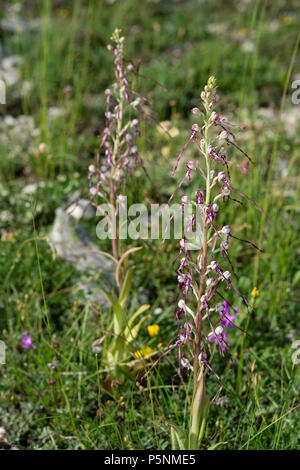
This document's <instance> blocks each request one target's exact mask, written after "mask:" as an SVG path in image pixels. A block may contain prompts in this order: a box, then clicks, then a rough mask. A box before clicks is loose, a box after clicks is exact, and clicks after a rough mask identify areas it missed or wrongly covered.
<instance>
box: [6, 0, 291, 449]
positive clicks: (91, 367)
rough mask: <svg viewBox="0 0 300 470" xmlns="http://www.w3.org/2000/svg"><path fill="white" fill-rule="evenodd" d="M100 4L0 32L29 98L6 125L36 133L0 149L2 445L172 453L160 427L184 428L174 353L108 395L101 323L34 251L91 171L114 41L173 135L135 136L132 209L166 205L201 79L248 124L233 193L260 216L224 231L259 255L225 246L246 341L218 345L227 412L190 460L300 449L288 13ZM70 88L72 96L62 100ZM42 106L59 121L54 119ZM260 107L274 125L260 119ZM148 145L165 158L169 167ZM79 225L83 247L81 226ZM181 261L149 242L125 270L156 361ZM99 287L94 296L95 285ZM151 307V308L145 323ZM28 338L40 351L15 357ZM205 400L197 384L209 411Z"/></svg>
mask: <svg viewBox="0 0 300 470" xmlns="http://www.w3.org/2000/svg"><path fill="white" fill-rule="evenodd" d="M3 3H4V4H5V3H7V4H8V3H10V4H13V2H3ZM109 3H110V2H105V1H93V0H90V1H87V0H86V1H79V0H77V1H74V2H71V1H64V2H54V1H53V2H51V1H45V2H37V1H36V2H34V1H24V2H23V4H24V9H25V8H26V6H27V8H26V16H27V17H29V18H40V19H41V24H40V27H39V28H38V29H36V30H32V31H28V32H25V33H22V34H8V33H3V32H2V31H1V33H0V39H1V41H2V43H3V49H4V51H5V53H6V54H20V55H21V56H22V57H23V60H24V62H23V64H22V69H21V76H22V80H28V81H29V82H30V83H31V87H30V91H29V92H28V94H27V95H23V96H22V97H21V98H20V97H18V93H17V92H18V89H17V88H16V89H15V90H13V89H12V90H9V94H8V96H9V99H8V104H7V107H6V113H7V114H12V115H13V116H15V117H17V116H19V115H21V114H25V115H27V116H32V117H33V119H34V128H37V129H40V134H39V135H38V134H36V133H34V132H33V133H32V131H28V130H25V131H23V132H21V133H20V134H17V133H12V134H11V135H10V134H8V135H7V138H6V139H4V138H1V139H0V195H1V198H0V210H1V213H3V211H9V213H11V214H12V218H11V220H9V221H7V220H6V219H5V218H1V219H0V230H1V239H2V241H1V255H2V256H1V259H2V260H3V261H2V263H1V265H0V275H1V280H2V282H1V285H0V296H1V301H0V339H1V340H4V341H5V343H6V345H7V363H6V364H5V365H2V366H0V372H1V379H0V387H1V390H0V410H1V417H0V425H3V426H4V427H5V429H6V430H7V441H5V442H0V446H3V447H10V446H12V445H17V446H18V447H19V448H22V449H23V448H24V449H56V448H58V449H65V448H66V449H82V448H86V449H94V448H97V449H152V448H156V449H169V448H170V440H169V428H170V423H174V422H175V423H177V424H178V425H181V424H182V422H185V424H186V426H187V424H188V419H189V415H188V410H189V403H188V401H187V400H188V399H187V394H186V388H187V387H188V386H189V385H188V383H187V381H186V382H185V383H181V381H180V380H179V378H178V376H176V370H177V362H176V361H177V360H176V358H175V353H174V354H173V353H170V354H169V355H168V356H167V357H166V358H165V359H164V360H163V361H162V362H161V363H160V364H159V366H158V367H157V368H156V370H154V371H152V372H151V373H150V375H149V381H148V383H147V381H145V382H143V383H142V384H140V385H139V386H138V385H137V384H136V380H135V379H134V378H132V377H131V376H128V377H127V378H126V381H125V383H124V384H122V385H120V386H119V387H118V389H115V388H114V389H109V387H108V386H107V383H106V382H105V377H106V374H105V373H101V369H102V368H103V365H102V363H101V355H95V354H94V353H93V352H92V343H93V341H94V340H95V339H96V338H98V337H100V335H101V331H100V330H101V329H102V328H103V324H104V326H105V325H107V323H106V322H107V319H106V317H105V316H104V315H102V313H101V309H100V308H99V307H98V306H93V305H91V304H90V303H87V302H86V301H85V299H84V296H83V293H82V292H81V291H80V290H79V289H78V288H77V284H78V282H79V280H81V278H80V275H79V274H78V273H77V272H76V271H75V269H74V268H73V267H72V266H71V265H70V264H67V263H65V262H64V261H63V260H61V259H59V258H57V257H55V256H54V255H53V253H52V251H51V249H50V246H49V243H48V241H47V234H48V232H49V229H50V227H51V224H52V223H53V220H54V215H55V209H56V208H57V207H59V206H61V205H63V204H64V203H65V202H66V201H67V200H68V199H69V198H70V197H71V196H72V195H73V194H74V192H75V191H76V190H77V189H81V188H82V187H83V186H84V185H85V184H86V177H87V166H88V164H89V163H91V162H93V159H94V158H95V149H96V148H97V143H98V139H97V136H98V135H99V134H100V132H101V130H102V129H103V124H104V122H103V110H104V94H103V92H104V90H105V88H106V87H107V86H108V85H109V84H110V82H111V80H112V64H111V57H110V54H109V52H108V51H107V50H106V44H107V42H108V40H109V37H110V35H111V33H112V31H113V29H114V28H115V27H116V26H118V27H121V28H122V29H123V30H124V34H125V35H126V39H127V49H126V51H127V52H126V53H127V55H128V59H130V60H131V58H134V62H135V63H136V64H138V63H140V62H141V64H142V67H141V72H142V74H144V75H147V76H149V77H151V78H153V79H154V80H158V81H159V82H160V83H162V84H163V85H164V86H165V87H166V88H167V89H168V92H167V93H164V92H163V91H162V90H161V89H160V88H159V87H158V86H156V85H155V83H154V82H151V81H145V80H142V79H139V82H138V84H137V86H139V87H142V88H143V90H144V91H145V93H149V94H150V96H151V97H152V100H153V113H154V116H155V118H156V119H157V121H158V122H159V121H162V120H170V121H171V122H172V126H173V127H176V128H178V129H179V130H180V134H179V136H178V137H176V138H174V139H172V140H171V139H168V138H167V137H166V136H164V135H161V134H160V133H159V132H158V130H157V128H156V126H155V124H153V125H150V124H149V125H147V126H145V129H144V133H145V132H147V135H150V136H151V139H152V140H153V142H154V147H153V148H151V147H150V146H149V144H148V143H147V142H146V141H144V140H143V138H142V139H141V142H140V146H141V148H143V153H144V155H143V157H144V161H145V163H146V167H147V169H148V170H150V173H151V179H152V182H153V184H152V183H151V182H150V181H149V180H148V179H147V178H146V176H145V175H144V174H142V173H141V175H140V176H139V179H138V181H137V182H133V183H132V184H131V185H130V187H128V188H127V191H128V196H129V199H132V200H138V201H142V200H143V199H144V193H145V192H146V193H147V194H148V196H149V197H151V199H152V200H154V201H155V202H157V201H158V202H166V201H167V200H168V197H169V195H170V194H171V193H172V191H173V190H174V188H175V180H173V179H172V178H171V177H170V170H171V166H172V161H173V159H174V157H176V156H177V154H178V152H179V151H180V149H181V148H182V145H183V143H184V142H185V139H186V137H187V135H188V132H189V129H190V126H191V122H192V121H191V119H190V118H189V109H190V108H191V107H192V106H193V105H195V104H196V101H195V100H197V99H198V97H199V93H200V91H201V89H202V87H203V85H204V84H205V82H206V80H207V78H208V76H209V74H211V73H214V74H216V77H217V81H218V84H219V95H220V106H221V110H222V111H223V110H224V111H225V110H226V113H227V112H228V111H229V113H230V114H231V115H232V117H233V120H236V119H238V120H239V123H241V124H243V123H245V122H246V124H247V125H248V130H247V131H246V132H245V135H246V137H245V142H244V146H245V145H246V150H247V152H248V153H249V154H250V155H251V156H252V157H253V159H254V160H255V166H254V167H253V168H252V169H251V172H250V174H249V175H248V177H247V178H245V177H243V176H242V175H241V172H240V171H239V170H238V169H236V170H234V171H233V180H234V181H235V186H238V187H239V188H241V191H243V192H245V193H247V195H248V196H249V197H250V198H251V199H254V200H255V201H256V202H257V203H258V204H259V205H261V206H262V207H263V208H264V213H263V214H260V213H259V212H258V211H257V210H256V209H255V208H254V207H253V206H252V205H251V204H244V205H243V206H241V207H240V206H234V205H232V206H231V208H230V207H229V208H228V209H227V210H226V212H224V213H223V214H222V217H221V220H220V223H222V222H225V221H226V223H228V224H229V225H232V226H233V228H234V230H235V233H236V234H237V236H238V237H240V238H247V239H249V240H251V241H253V242H255V243H258V244H259V246H261V247H262V248H263V250H264V253H263V254H261V255H259V256H258V255H257V253H256V251H255V250H254V249H252V248H251V247H250V246H248V245H244V244H242V243H240V242H238V241H235V243H232V253H231V257H232V260H233V262H234V263H235V265H236V266H237V267H238V272H239V280H238V282H237V287H238V289H239V290H241V291H243V293H245V295H248V296H250V293H251V291H252V288H253V286H254V285H256V286H257V288H258V289H259V291H260V295H259V296H258V297H257V298H256V303H255V312H254V313H253V314H252V315H251V317H250V321H249V322H248V317H247V312H246V311H245V310H243V309H241V315H240V316H239V320H238V322H239V323H238V326H239V327H240V328H242V329H244V328H245V326H246V324H247V323H248V326H247V331H248V333H249V336H247V337H243V335H242V334H241V333H240V332H239V331H238V330H234V331H232V332H230V342H231V344H232V357H230V358H228V357H224V358H220V359H219V360H218V361H215V364H214V366H215V369H216V372H217V373H218V374H219V375H220V376H221V377H222V387H223V389H222V393H221V396H226V397H227V398H228V401H227V403H225V404H224V406H220V405H217V404H216V403H214V404H212V406H211V409H210V414H209V417H208V422H207V427H206V431H205V436H204V439H203V442H202V447H203V448H207V447H211V446H214V445H218V449H299V438H298V434H299V425H298V421H299V420H298V411H299V410H297V406H298V400H297V393H298V392H299V376H297V366H295V365H293V364H292V360H291V357H292V354H293V349H292V342H293V341H295V340H297V339H299V329H298V331H297V328H298V322H297V315H298V305H297V304H298V303H299V293H298V292H299V291H297V288H299V280H300V276H299V272H300V271H299V242H298V238H299V236H298V234H299V229H300V220H299V189H300V184H299V182H300V179H299V154H298V152H297V149H298V146H299V121H298V122H295V123H294V124H291V125H290V129H289V128H288V127H287V125H286V119H287V116H288V115H289V113H290V112H291V111H292V110H294V106H293V105H292V103H291V91H292V89H291V81H292V80H293V79H294V77H295V75H296V70H297V65H299V53H298V42H297V41H298V24H299V12H297V10H296V6H295V5H294V4H293V3H291V2H287V1H278V2H271V1H263V0H261V1H259V0H257V1H255V2H249V4H247V5H246V6H245V9H244V10H242V9H241V8H242V5H243V2H221V1H218V0H214V1H212V2H204V4H202V3H201V5H200V4H199V2H197V1H196V0H190V1H188V2H180V1H179V2H175V1H169V2H150V1H149V2H143V4H141V2H139V1H138V0H128V1H123V2H118V1H116V2H115V3H113V4H111V5H110V4H109ZM2 14H3V15H4V10H3V13H2ZM216 25H219V26H216ZM220 25H221V26H220ZM246 40H247V41H248V47H250V48H251V50H250V52H246V51H245V47H246V46H247V43H246V46H245V41H246ZM249 42H250V46H249ZM66 86H71V87H72V93H71V96H69V95H68V94H66V93H65V92H64V89H65V87H66ZM14 91H15V92H16V93H14ZM53 107H58V108H61V109H63V114H62V115H61V116H58V117H56V118H55V119H53V120H51V119H49V108H53ZM269 107H271V108H272V109H273V110H274V120H273V121H271V120H270V118H267V119H261V117H260V115H259V112H260V109H261V108H269ZM1 112H2V111H1ZM1 125H2V123H1ZM297 126H298V127H297ZM289 130H290V131H291V132H288V131H289ZM2 134H3V135H4V133H2ZM242 138H243V137H242ZM41 142H45V143H46V144H47V150H46V153H45V154H41V153H40V152H38V148H39V144H40V143H41ZM156 148H159V149H165V152H166V153H165V155H166V157H165V158H162V157H161V155H160V154H159V152H158V151H157V150H156ZM167 152H169V153H167ZM41 181H42V182H44V186H42V187H40V188H39V189H38V190H37V192H36V193H35V194H34V195H33V200H32V201H31V198H30V196H28V195H26V194H23V193H22V188H23V187H24V185H25V184H27V183H29V182H30V183H31V182H41ZM33 220H34V224H33ZM34 227H35V230H34ZM86 227H87V229H88V230H89V231H90V234H91V236H92V237H94V238H96V237H95V226H94V221H92V222H91V223H87V224H86ZM97 243H99V249H108V246H107V245H101V244H100V242H99V241H98V242H97ZM177 253H178V246H177V244H176V242H170V243H168V244H167V245H165V246H161V244H160V242H159V241H149V243H148V249H146V248H144V249H143V250H141V251H140V252H139V253H138V254H137V255H136V257H135V258H134V263H135V265H136V270H135V276H134V291H135V295H134V298H133V299H132V303H133V304H134V303H136V302H137V299H136V297H137V293H138V289H139V288H144V289H146V292H147V295H148V302H149V303H150V304H151V310H150V313H151V320H149V323H158V324H159V325H160V334H159V336H158V337H155V338H152V339H151V340H150V339H149V337H148V335H147V331H146V327H145V326H144V327H143V329H142V332H141V334H140V335H139V337H138V340H137V344H136V348H137V349H140V348H142V347H144V346H145V344H149V345H150V346H151V347H152V348H154V349H155V348H157V347H158V344H159V343H162V345H163V346H164V347H166V346H167V345H168V343H169V341H170V340H171V338H172V337H173V335H174V333H175V321H174V308H173V306H174V305H175V302H176V275H175V273H174V271H173V268H172V263H171V261H172V260H173V259H174V258H175V257H176V255H177ZM149 273H151V275H149ZM98 282H99V286H101V278H100V279H98ZM157 307H160V308H162V314H161V315H159V316H156V315H155V313H154V311H155V309H156V308H157ZM25 329H27V330H28V331H29V332H30V333H31V334H32V337H33V341H34V343H35V344H36V345H37V349H36V350H29V351H27V350H22V348H21V339H20V338H21V334H22V331H23V330H25ZM48 329H51V335H52V341H50V338H49V333H48ZM53 345H55V347H54V346H53ZM54 359H59V361H60V363H61V367H60V369H59V371H58V372H55V371H51V370H50V369H49V368H48V367H47V363H49V362H51V361H53V360H54ZM239 371H240V372H239ZM172 384H173V385H174V389H172ZM219 387H220V384H219V383H218V382H217V380H216V379H215V378H214V377H213V376H211V377H210V379H209V380H208V394H209V395H210V397H213V396H214V395H215V394H216V393H217V391H218V388H219Z"/></svg>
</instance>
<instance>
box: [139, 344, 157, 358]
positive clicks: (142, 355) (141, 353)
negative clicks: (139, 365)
mask: <svg viewBox="0 0 300 470" xmlns="http://www.w3.org/2000/svg"><path fill="white" fill-rule="evenodd" d="M154 352H155V351H154V349H152V348H150V346H146V347H145V348H143V349H140V350H139V351H135V353H134V355H135V357H136V359H143V358H147V357H149V356H151V354H153V353H154Z"/></svg>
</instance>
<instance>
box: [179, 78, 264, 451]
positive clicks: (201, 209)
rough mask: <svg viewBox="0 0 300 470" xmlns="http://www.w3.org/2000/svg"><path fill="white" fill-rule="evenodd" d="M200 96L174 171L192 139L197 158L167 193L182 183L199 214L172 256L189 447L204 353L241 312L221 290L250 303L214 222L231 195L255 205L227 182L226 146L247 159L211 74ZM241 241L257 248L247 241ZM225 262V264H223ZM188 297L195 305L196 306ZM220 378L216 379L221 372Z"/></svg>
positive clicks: (223, 347)
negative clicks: (188, 390) (190, 387)
mask: <svg viewBox="0 0 300 470" xmlns="http://www.w3.org/2000/svg"><path fill="white" fill-rule="evenodd" d="M200 101H201V104H202V106H203V110H202V111H201V110H200V109H199V108H198V107H195V108H193V109H192V110H191V113H192V115H193V116H195V117H199V118H200V117H202V119H203V124H202V126H201V127H200V126H199V124H198V123H194V124H193V125H192V129H191V134H190V137H189V138H188V140H187V142H186V143H185V145H184V147H183V149H182V151H181V153H180V154H179V156H178V158H177V161H176V164H175V167H174V171H173V175H174V174H175V172H176V170H177V168H178V166H179V163H180V161H181V158H182V156H183V154H184V151H185V150H186V148H187V147H188V145H189V144H190V143H191V142H193V143H194V144H195V146H196V149H197V151H198V152H199V154H200V158H199V159H198V160H197V161H188V162H187V163H186V172H185V174H184V176H183V178H182V179H181V180H180V182H179V183H178V185H177V187H176V189H175V191H174V193H173V194H172V196H171V197H170V200H172V199H173V197H174V196H175V193H176V192H177V191H178V190H179V189H181V190H182V188H183V187H184V188H185V189H184V191H185V193H184V194H183V195H182V197H181V201H182V204H181V207H182V208H183V210H184V208H185V205H186V204H189V205H190V204H192V205H193V207H194V208H195V212H197V213H198V214H200V220H199V217H196V216H195V215H194V216H192V218H191V220H190V222H189V223H190V225H191V226H192V227H193V228H194V230H195V233H196V234H197V237H196V238H197V240H196V244H195V243H193V244H191V243H189V237H188V236H187V227H186V228H185V235H184V238H183V239H182V240H181V241H180V253H179V256H178V257H177V258H176V260H175V261H176V262H177V261H178V258H179V266H178V268H177V271H176V272H177V276H178V291H179V293H178V299H179V300H178V304H177V309H176V320H177V323H178V336H177V340H176V342H175V345H176V346H177V347H178V350H179V364H180V365H179V375H181V373H182V371H183V370H192V371H193V377H194V392H193V409H192V424H191V429H190V444H189V445H190V446H191V448H195V447H197V446H198V445H199V439H200V436H199V432H200V431H199V426H200V425H201V415H203V410H204V407H205V406H206V405H205V403H206V402H207V400H206V398H205V397H206V392H205V382H204V376H205V374H206V373H207V371H210V372H214V371H213V369H212V367H211V365H210V363H209V360H208V353H210V356H211V357H212V354H213V352H214V350H212V347H211V346H212V344H214V345H215V347H216V350H219V351H220V353H221V354H224V353H225V352H226V351H227V350H228V349H229V348H230V343H229V341H228V339H227V331H226V330H228V329H232V328H233V327H235V326H236V325H235V324H234V320H235V319H236V316H237V315H238V313H239V309H238V307H235V308H234V307H233V306H232V305H231V304H230V303H229V302H228V300H226V299H225V298H224V291H225V292H226V291H234V292H235V293H237V294H238V295H239V296H240V297H241V298H242V300H243V301H244V303H245V304H246V306H247V308H248V309H251V308H252V307H251V305H250V304H249V302H248V301H247V299H246V298H245V297H244V295H243V294H242V293H240V292H239V290H238V289H237V287H236V285H235V282H234V281H233V277H234V275H235V272H234V268H233V265H232V263H231V260H230V257H229V248H230V243H231V240H232V238H235V239H238V237H236V236H235V235H233V233H232V229H231V227H230V226H229V225H223V226H220V225H218V216H219V213H220V211H221V210H222V205H224V204H227V203H228V202H229V201H230V200H233V201H235V202H236V203H239V204H242V202H241V201H240V200H238V199H235V194H237V195H238V196H241V197H242V198H245V199H247V200H249V201H250V202H251V203H252V204H254V205H255V206H256V204H255V202H254V201H252V200H251V199H249V198H248V197H247V196H246V195H245V194H243V193H242V192H240V191H239V190H237V189H235V188H234V186H233V185H232V183H231V172H230V167H231V166H232V165H236V166H237V167H240V165H239V164H236V163H235V162H233V161H231V160H229V158H228V155H227V154H228V148H229V147H233V148H235V149H237V150H238V151H239V152H240V153H241V154H242V155H243V157H246V158H247V159H248V160H249V161H251V159H250V158H249V157H248V155H247V154H246V153H245V152H244V151H243V150H242V149H241V148H240V147H239V146H238V145H237V144H236V141H235V136H234V132H233V129H234V128H237V127H238V126H236V125H234V124H232V123H231V122H229V121H228V120H227V119H226V118H223V117H220V116H219V114H218V113H217V112H216V111H215V106H216V102H217V95H216V81H215V78H214V77H210V78H209V80H208V82H207V85H206V86H205V88H204V91H202V93H201V100H200ZM195 178H198V179H199V178H200V179H201V180H203V181H204V188H203V189H197V190H196V191H195V195H194V197H192V195H191V194H190V192H191V191H189V185H190V184H191V183H192V181H193V180H194V179H195ZM257 207H258V206H257ZM258 209H260V208H259V207H258ZM260 210H261V209H260ZM190 228H191V227H190ZM242 241H244V242H246V243H249V244H251V245H252V246H253V247H255V248H257V247H256V246H255V245H254V244H253V243H252V242H250V241H247V240H242ZM228 265H229V269H228V267H226V266H228ZM224 266H225V267H224ZM191 296H193V298H194V299H195V300H194V303H195V304H196V306H197V307H196V309H194V310H193V302H192V300H191ZM205 325H207V326H205ZM185 345H188V346H189V349H190V351H191V353H192V356H193V366H191V364H190V362H189V360H188V359H187V358H186V357H184V355H183V347H184V346H185ZM173 346H174V345H173ZM173 346H172V347H171V348H170V350H171V349H173ZM215 375H216V376H217V374H215ZM217 377H218V376H217ZM218 379H219V380H220V378H219V377H218Z"/></svg>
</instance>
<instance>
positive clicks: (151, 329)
mask: <svg viewBox="0 0 300 470" xmlns="http://www.w3.org/2000/svg"><path fill="white" fill-rule="evenodd" d="M158 332H159V325H149V326H148V333H149V336H156V335H158Z"/></svg>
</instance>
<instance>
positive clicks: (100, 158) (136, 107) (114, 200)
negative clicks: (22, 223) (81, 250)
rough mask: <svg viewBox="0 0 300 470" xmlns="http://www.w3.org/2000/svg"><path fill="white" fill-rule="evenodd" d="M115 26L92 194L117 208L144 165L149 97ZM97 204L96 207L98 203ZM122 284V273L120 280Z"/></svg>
mask: <svg viewBox="0 0 300 470" xmlns="http://www.w3.org/2000/svg"><path fill="white" fill-rule="evenodd" d="M120 33H121V31H120V30H119V29H116V30H115V31H114V33H113V35H112V37H111V42H112V44H109V45H108V46H107V47H108V49H109V50H110V51H111V52H112V54H113V55H114V73H115V83H113V85H112V87H111V88H108V89H107V90H105V95H106V111H105V128H104V131H103V135H102V138H101V140H100V145H99V148H98V151H97V165H90V166H89V175H88V179H89V193H90V196H91V200H92V201H93V202H94V201H95V198H96V197H97V196H98V195H101V196H102V198H104V200H105V201H106V202H107V203H109V204H111V207H112V208H114V209H115V210H117V208H118V207H119V206H120V205H122V198H123V195H122V190H123V189H124V185H125V184H126V177H127V176H128V175H129V176H132V173H133V170H134V168H135V167H136V166H137V165H142V161H141V158H140V156H139V149H138V147H137V145H136V141H137V139H138V137H139V135H140V128H139V124H140V118H141V117H143V107H142V103H143V101H145V100H146V98H144V97H143V96H142V95H139V93H138V92H136V91H135V90H134V89H133V87H132V83H131V81H130V79H129V78H128V75H129V74H130V75H131V77H133V76H134V72H135V70H134V68H133V65H132V64H129V65H126V62H125V59H124V44H125V39H124V37H123V36H121V35H120ZM96 202H97V201H96ZM96 207H97V206H96ZM113 235H114V236H112V237H111V239H112V254H113V257H114V259H115V261H119V260H120V257H121V256H122V254H123V253H120V246H119V239H120V237H119V230H116V231H115V233H114V234H113ZM117 282H118V287H119V288H121V286H122V279H121V273H120V272H119V278H118V279H117Z"/></svg>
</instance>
